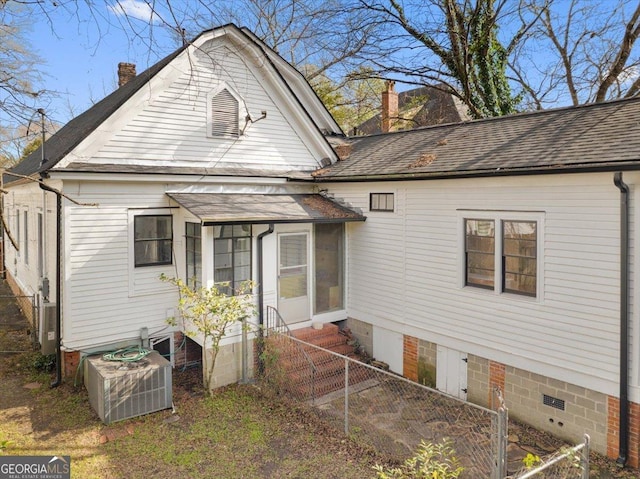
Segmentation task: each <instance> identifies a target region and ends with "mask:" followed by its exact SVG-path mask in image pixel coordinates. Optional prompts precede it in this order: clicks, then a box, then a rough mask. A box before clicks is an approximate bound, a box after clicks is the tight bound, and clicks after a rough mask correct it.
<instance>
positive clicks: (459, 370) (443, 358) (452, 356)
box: [436, 345, 467, 401]
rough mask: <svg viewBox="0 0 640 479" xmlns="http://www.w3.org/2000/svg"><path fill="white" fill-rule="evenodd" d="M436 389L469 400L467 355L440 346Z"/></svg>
mask: <svg viewBox="0 0 640 479" xmlns="http://www.w3.org/2000/svg"><path fill="white" fill-rule="evenodd" d="M436 389H437V390H438V391H442V392H445V393H447V394H450V395H451V396H455V397H457V398H460V399H464V400H465V401H466V399H467V354H466V353H462V352H460V351H456V350H455V349H449V348H445V347H444V346H440V345H438V357H437V360H436Z"/></svg>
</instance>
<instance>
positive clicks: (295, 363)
mask: <svg viewBox="0 0 640 479" xmlns="http://www.w3.org/2000/svg"><path fill="white" fill-rule="evenodd" d="M301 346H302V348H303V351H304V352H305V353H306V357H305V356H304V355H303V354H302V353H301V352H300V351H299V350H290V351H289V352H288V354H287V353H283V354H282V356H281V357H280V358H279V361H280V365H281V367H282V368H283V369H284V370H286V371H295V370H296V369H298V368H300V367H304V366H305V364H307V363H308V360H307V357H308V358H309V359H310V360H311V361H312V362H313V363H314V364H315V365H316V367H322V365H323V363H326V362H329V361H332V360H335V359H340V358H339V357H337V356H335V355H333V354H331V353H328V352H326V351H323V350H322V349H318V348H314V347H311V346H304V345H301ZM330 351H332V352H334V353H337V354H341V355H343V356H348V357H353V356H354V348H353V346H350V345H348V344H340V345H337V346H334V347H332V348H331V349H330ZM340 360H341V361H343V360H342V359H340Z"/></svg>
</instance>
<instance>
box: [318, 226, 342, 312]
mask: <svg viewBox="0 0 640 479" xmlns="http://www.w3.org/2000/svg"><path fill="white" fill-rule="evenodd" d="M313 229H314V240H315V241H314V250H315V251H314V254H315V265H316V267H315V270H316V271H315V279H316V283H315V293H316V295H315V308H314V312H315V313H316V314H319V313H326V312H329V311H334V310H337V309H342V308H344V302H343V296H344V294H343V290H344V288H343V280H344V272H343V267H344V223H317V224H315V225H314V228H313Z"/></svg>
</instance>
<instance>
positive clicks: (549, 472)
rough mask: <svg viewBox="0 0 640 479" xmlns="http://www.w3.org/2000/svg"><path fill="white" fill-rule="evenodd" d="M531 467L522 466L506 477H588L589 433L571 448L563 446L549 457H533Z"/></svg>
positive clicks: (532, 478) (582, 478)
mask: <svg viewBox="0 0 640 479" xmlns="http://www.w3.org/2000/svg"><path fill="white" fill-rule="evenodd" d="M533 462H535V463H536V464H532V465H531V467H528V468H523V469H522V470H520V471H518V473H516V474H514V475H512V476H509V477H508V478H507V479H543V478H554V479H589V435H587V434H585V436H584V442H583V443H581V444H578V445H577V446H575V447H572V448H563V449H561V450H560V451H558V452H556V453H555V454H552V455H551V456H549V457H546V458H543V459H540V458H537V457H534V458H533Z"/></svg>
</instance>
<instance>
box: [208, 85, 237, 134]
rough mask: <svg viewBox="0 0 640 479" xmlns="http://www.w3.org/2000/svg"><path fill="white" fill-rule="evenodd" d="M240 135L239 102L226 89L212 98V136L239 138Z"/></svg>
mask: <svg viewBox="0 0 640 479" xmlns="http://www.w3.org/2000/svg"><path fill="white" fill-rule="evenodd" d="M238 134H239V126H238V100H236V99H235V97H234V96H233V95H232V94H231V93H230V92H229V90H227V89H226V88H225V89H224V90H222V91H221V92H220V93H218V94H217V95H216V96H214V97H213V98H211V135H212V136H225V137H228V136H233V137H237V136H238Z"/></svg>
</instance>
